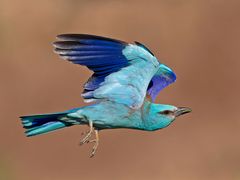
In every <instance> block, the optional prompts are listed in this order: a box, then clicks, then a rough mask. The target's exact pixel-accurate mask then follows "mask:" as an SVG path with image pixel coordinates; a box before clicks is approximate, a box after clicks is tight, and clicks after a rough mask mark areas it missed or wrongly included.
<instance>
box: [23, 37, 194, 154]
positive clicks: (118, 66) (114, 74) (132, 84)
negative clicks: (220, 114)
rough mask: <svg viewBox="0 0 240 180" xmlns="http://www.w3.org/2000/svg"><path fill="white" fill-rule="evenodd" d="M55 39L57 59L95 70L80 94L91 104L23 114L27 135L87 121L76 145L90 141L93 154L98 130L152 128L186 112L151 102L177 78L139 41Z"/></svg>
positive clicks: (171, 120)
mask: <svg viewBox="0 0 240 180" xmlns="http://www.w3.org/2000/svg"><path fill="white" fill-rule="evenodd" d="M57 39H58V41H56V42H54V43H53V45H54V47H55V49H54V51H55V52H56V53H57V54H58V55H59V56H60V57H61V58H63V59H65V60H68V61H70V62H72V63H74V64H79V65H82V66H86V67H87V68H88V69H90V70H92V71H93V72H94V73H93V75H92V76H91V77H90V78H89V79H88V81H87V82H86V83H85V84H84V87H83V88H84V91H83V92H82V94H81V95H82V97H83V98H84V101H85V102H93V104H90V105H88V106H84V107H79V108H74V109H71V110H67V111H64V112H57V113H51V114H39V115H29V116H22V117H20V118H21V120H22V124H23V127H24V128H25V129H26V131H25V133H26V136H35V135H39V134H44V133H47V132H50V131H54V130H57V129H60V128H64V127H69V126H73V125H88V126H89V131H88V132H87V133H86V134H85V137H84V138H83V139H82V140H81V142H80V144H81V145H82V144H85V143H94V146H93V149H92V151H91V155H90V157H93V156H94V154H95V152H96V149H97V147H98V144H99V135H98V132H99V131H100V130H103V129H115V128H129V129H138V130H144V131H155V130H158V129H162V128H165V127H167V126H169V125H170V124H171V123H172V122H173V121H174V120H175V119H176V117H178V116H180V115H182V114H185V113H188V112H191V109H190V108H187V107H175V106H172V105H166V104H155V103H154V101H155V99H156V97H157V95H158V93H159V92H160V91H161V90H162V89H163V88H165V87H166V86H168V85H169V84H171V83H173V82H174V81H175V80H176V75H175V74H174V72H173V71H172V70H171V69H170V68H169V67H167V66H166V65H164V64H162V63H161V62H159V61H158V59H157V58H156V57H155V56H154V54H153V53H152V52H151V51H150V50H149V49H148V48H147V47H146V46H144V45H143V44H141V43H139V42H135V44H131V43H126V42H124V41H120V40H115V39H111V38H106V37H101V36H95V35H88V34H62V35H58V36H57ZM93 134H95V138H92V135H93Z"/></svg>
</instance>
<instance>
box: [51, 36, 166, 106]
mask: <svg viewBox="0 0 240 180" xmlns="http://www.w3.org/2000/svg"><path fill="white" fill-rule="evenodd" d="M57 38H58V39H59V40H60V41H57V42H55V43H54V46H55V52H56V53H58V54H59V55H60V56H61V57H62V58H63V59H66V60H69V61H71V62H72V63H74V64H80V65H84V66H87V67H88V68H89V69H90V70H92V71H93V72H94V73H93V75H92V77H91V78H90V79H89V80H88V81H87V83H86V84H85V85H84V92H83V93H82V96H83V98H84V99H85V101H86V102H88V101H97V100H109V101H114V102H117V103H122V104H125V105H128V106H129V107H131V108H134V109H135V108H139V107H141V105H142V103H143V101H144V98H145V96H146V92H148V93H149V94H150V95H151V96H155V94H156V92H157V91H159V89H160V88H159V87H158V86H159V84H160V86H161V87H162V88H163V87H165V86H166V85H162V83H165V80H166V78H161V76H162V75H164V77H165V74H164V73H161V70H159V69H161V68H162V65H161V64H160V63H159V62H158V60H157V59H156V57H155V56H154V55H153V54H152V53H151V52H150V50H148V49H147V48H146V47H145V46H144V45H142V44H140V43H136V45H134V44H128V43H126V42H123V41H119V40H115V39H110V38H105V37H100V36H94V35H86V34H63V35H59V36H57ZM149 83H150V84H149ZM151 84H152V86H150V85H151ZM165 84H167V83H165ZM156 87H157V88H156ZM162 88H161V89H162ZM152 98H153V97H152Z"/></svg>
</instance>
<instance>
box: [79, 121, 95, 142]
mask: <svg viewBox="0 0 240 180" xmlns="http://www.w3.org/2000/svg"><path fill="white" fill-rule="evenodd" d="M89 128H90V130H89V131H88V133H87V135H86V136H85V137H84V138H83V139H82V140H81V141H80V145H83V144H84V143H86V142H88V141H89V138H90V137H91V135H92V132H93V123H92V121H89Z"/></svg>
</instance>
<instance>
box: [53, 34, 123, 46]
mask: <svg viewBox="0 0 240 180" xmlns="http://www.w3.org/2000/svg"><path fill="white" fill-rule="evenodd" d="M57 39H59V40H63V41H81V40H98V41H99V40H100V41H108V42H114V43H118V44H119V43H120V44H124V45H126V44H127V43H126V42H124V41H121V40H118V39H113V38H108V37H104V36H97V35H91V34H59V35H57Z"/></svg>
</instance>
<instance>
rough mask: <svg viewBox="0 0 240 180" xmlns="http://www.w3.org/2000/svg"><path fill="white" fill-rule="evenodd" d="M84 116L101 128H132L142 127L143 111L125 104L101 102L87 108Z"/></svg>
mask: <svg viewBox="0 0 240 180" xmlns="http://www.w3.org/2000/svg"><path fill="white" fill-rule="evenodd" d="M83 113H84V116H85V117H86V118H87V119H88V120H90V121H92V122H93V125H94V127H97V128H99V129H114V128H132V129H141V127H142V120H141V113H139V112H138V111H136V110H135V111H133V110H132V109H130V108H128V107H127V106H125V105H119V104H115V103H114V104H112V103H111V104H110V103H101V104H98V105H95V106H91V107H89V108H86V109H85V110H84V111H83Z"/></svg>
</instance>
